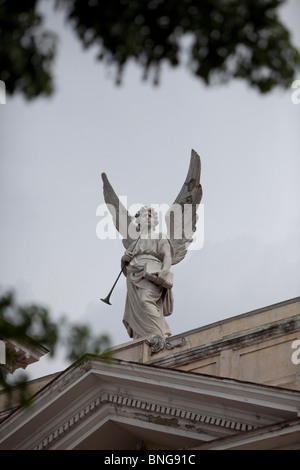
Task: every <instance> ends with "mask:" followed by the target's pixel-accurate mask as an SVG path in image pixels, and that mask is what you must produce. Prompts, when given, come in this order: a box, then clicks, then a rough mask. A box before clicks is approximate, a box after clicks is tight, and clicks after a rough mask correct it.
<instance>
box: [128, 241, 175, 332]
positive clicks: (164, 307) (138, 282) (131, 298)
mask: <svg viewBox="0 0 300 470" xmlns="http://www.w3.org/2000/svg"><path fill="white" fill-rule="evenodd" d="M165 244H168V248H169V249H170V250H171V255H172V245H171V243H170V241H169V240H168V238H166V237H163V236H161V235H159V234H157V237H153V234H152V236H151V238H147V239H140V240H138V242H137V244H136V246H135V248H134V254H135V256H134V258H133V259H132V261H131V262H130V263H129V264H128V265H127V266H126V273H125V274H126V276H127V297H126V304H125V312H124V317H123V323H124V325H125V327H126V329H127V332H128V334H129V336H130V338H134V339H135V338H143V337H148V336H154V335H160V336H162V337H167V336H171V331H170V328H169V326H168V324H167V322H166V320H165V317H166V316H168V315H171V313H172V311H173V292H172V289H165V288H164V287H161V286H158V285H156V284H154V282H151V281H148V280H147V279H145V278H144V277H143V273H144V267H145V263H146V262H147V260H149V259H151V258H152V259H153V257H154V258H155V259H156V260H159V261H160V262H162V261H163V258H164V248H165ZM133 246H134V244H132V245H131V246H130V247H129V248H128V250H127V251H132V249H133Z"/></svg>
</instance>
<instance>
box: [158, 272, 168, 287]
mask: <svg viewBox="0 0 300 470" xmlns="http://www.w3.org/2000/svg"><path fill="white" fill-rule="evenodd" d="M168 274H169V271H166V270H162V271H158V273H157V284H158V285H162V284H163V282H164V281H165V280H166V279H167V276H168Z"/></svg>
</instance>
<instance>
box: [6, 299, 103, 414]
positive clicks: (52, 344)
mask: <svg viewBox="0 0 300 470" xmlns="http://www.w3.org/2000/svg"><path fill="white" fill-rule="evenodd" d="M0 339H1V340H9V339H13V340H15V341H17V342H19V343H21V344H25V345H26V344H28V343H29V344H30V343H31V344H33V345H34V343H38V344H41V345H43V346H44V347H46V348H47V349H48V350H49V354H50V355H51V356H55V355H56V354H57V349H58V347H59V346H63V348H64V350H65V354H66V359H68V360H69V361H71V362H74V361H76V360H79V359H80V358H81V357H82V356H84V355H85V354H87V353H89V354H97V355H98V356H99V357H101V359H103V360H105V361H110V360H111V355H110V352H109V351H108V352H107V351H105V349H107V348H109V346H110V339H109V337H108V336H107V335H98V336H94V335H93V333H92V331H91V329H90V328H89V327H88V326H87V325H80V324H71V323H69V322H68V321H67V319H66V318H64V317H61V318H59V319H58V320H57V321H56V322H55V321H54V320H53V319H51V316H50V314H49V312H48V310H47V309H45V308H44V307H41V306H39V305H28V306H20V305H18V304H17V303H16V300H15V296H14V294H13V293H12V292H7V293H4V294H2V296H1V297H0ZM10 360H11V358H10V357H9V351H7V357H6V362H7V364H9V362H10ZM6 373H7V370H6V367H5V366H0V389H1V388H2V389H4V390H5V391H6V392H7V394H8V396H9V397H12V395H13V394H14V395H15V391H16V390H17V392H18V399H17V401H18V402H19V403H20V404H22V405H23V406H27V405H28V404H29V403H30V397H28V393H27V383H28V377H27V376H26V375H25V374H23V375H22V376H19V377H18V378H17V380H16V381H14V382H13V383H8V382H7V380H6V375H7V374H6ZM14 401H15V397H14Z"/></svg>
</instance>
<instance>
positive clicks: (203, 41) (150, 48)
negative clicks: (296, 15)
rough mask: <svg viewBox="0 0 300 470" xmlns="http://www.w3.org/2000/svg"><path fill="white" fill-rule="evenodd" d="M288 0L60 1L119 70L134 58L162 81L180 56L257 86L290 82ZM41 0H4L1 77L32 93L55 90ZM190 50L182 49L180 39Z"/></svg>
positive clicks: (80, 31) (293, 59) (199, 72)
mask: <svg viewBox="0 0 300 470" xmlns="http://www.w3.org/2000/svg"><path fill="white" fill-rule="evenodd" d="M284 2H285V0H201V1H200V0H142V1H138V0H89V1H87V0H56V5H57V6H58V7H59V8H61V9H62V10H63V11H64V12H65V14H66V17H67V20H68V22H69V23H70V24H71V25H72V26H73V28H74V30H75V32H76V34H77V36H78V38H79V39H80V41H81V42H82V43H83V45H84V46H85V47H90V46H96V47H97V48H98V58H99V59H101V60H103V61H104V62H105V63H106V64H107V65H108V66H109V65H114V66H116V69H117V83H120V82H121V79H122V76H123V72H124V68H125V65H126V64H127V63H128V62H129V61H130V60H134V61H135V62H136V63H137V64H138V65H139V66H140V67H141V68H142V69H143V71H144V78H147V77H148V76H149V73H151V72H152V73H153V76H154V82H155V83H158V81H159V76H160V69H161V65H162V64H163V63H168V64H169V65H170V66H172V67H176V66H178V65H180V64H182V63H184V65H186V67H187V68H188V69H189V70H190V72H191V73H192V74H194V75H195V76H196V77H198V78H199V79H201V80H203V81H204V82H205V83H206V84H207V85H208V84H211V83H220V82H227V81H228V80H230V79H233V78H239V79H243V80H245V81H246V82H248V84H250V85H251V86H253V87H255V88H257V89H258V90H259V91H260V92H262V93H266V92H268V91H270V90H272V89H273V88H274V87H275V86H281V87H289V86H290V85H291V83H292V81H293V80H294V78H295V73H296V71H297V70H298V69H299V66H300V54H299V51H298V50H297V49H296V48H295V47H294V46H293V45H292V43H291V39H290V34H289V32H288V30H287V29H286V27H285V26H284V25H283V24H282V22H281V21H280V19H279V16H278V9H279V7H280V6H281V5H282V4H283V3H284ZM37 7H38V0H23V1H22V2H9V1H8V0H7V1H5V0H0V20H1V29H0V33H1V45H0V63H1V67H2V70H1V71H0V79H2V80H4V81H5V83H6V84H7V90H8V92H9V93H14V92H15V91H18V90H19V91H22V92H23V93H24V94H25V96H26V97H27V98H33V97H35V96H38V95H39V94H42V93H44V94H50V93H51V92H52V91H53V83H52V75H53V73H52V72H51V65H52V63H53V58H54V52H55V41H54V36H53V34H51V33H49V32H44V31H43V29H42V18H41V15H40V14H38V13H37ZM184 42H185V43H188V45H187V46H186V47H185V49H186V54H183V53H182V50H183V43H184Z"/></svg>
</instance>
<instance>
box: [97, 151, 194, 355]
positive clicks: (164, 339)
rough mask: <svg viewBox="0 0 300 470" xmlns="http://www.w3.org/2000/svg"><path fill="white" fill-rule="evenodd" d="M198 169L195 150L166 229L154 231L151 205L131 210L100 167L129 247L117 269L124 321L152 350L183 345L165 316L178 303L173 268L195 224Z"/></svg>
mask: <svg viewBox="0 0 300 470" xmlns="http://www.w3.org/2000/svg"><path fill="white" fill-rule="evenodd" d="M200 172H201V162H200V157H199V155H198V154H197V153H196V152H195V151H194V150H192V152H191V160H190V166H189V170H188V173H187V176H186V179H185V182H184V184H183V186H182V188H181V191H180V192H179V194H178V196H177V198H176V199H175V201H174V203H173V204H172V206H171V207H170V208H169V210H168V211H167V213H166V216H165V220H166V226H167V233H166V234H164V233H159V232H157V231H156V227H157V225H158V214H157V213H156V212H155V211H154V209H153V208H151V207H146V206H144V207H142V208H141V209H140V210H139V211H138V212H137V214H135V216H132V215H130V214H129V212H128V210H127V209H126V208H125V207H124V205H123V204H122V203H121V202H120V200H119V198H118V196H117V195H116V193H115V191H114V190H113V188H112V186H111V184H110V183H109V181H108V179H107V176H106V174H105V173H102V180H103V193H104V200H105V202H106V204H107V207H108V209H109V211H110V213H111V214H112V216H113V221H114V224H115V227H116V228H117V230H118V231H119V233H120V234H121V236H122V237H123V239H122V242H123V245H124V247H125V253H124V255H123V256H122V259H121V272H120V274H119V276H120V275H121V273H123V274H124V275H125V276H126V282H127V296H126V303H125V312H124V317H123V323H124V325H125V327H126V329H127V332H128V335H129V337H130V338H133V339H137V338H145V339H146V340H147V341H148V344H149V345H150V346H151V351H152V353H154V352H158V351H160V350H161V349H163V348H168V349H172V348H173V347H175V346H179V344H176V345H173V344H172V343H171V342H170V341H169V339H168V338H169V337H170V336H171V331H170V328H169V325H168V323H167V321H166V319H165V317H167V316H169V315H171V313H172V312H173V304H174V299H173V291H172V286H173V273H172V272H171V271H170V269H171V266H173V265H175V264H177V263H179V262H180V261H182V260H183V258H184V257H185V255H186V253H187V250H188V247H189V245H190V243H191V242H192V239H193V234H194V232H195V230H196V222H197V213H196V212H197V208H198V205H199V204H200V201H201V198H202V187H201V184H200ZM117 280H118V278H117ZM113 287H114V286H113ZM110 293H111V292H110ZM109 295H110V294H109ZM101 300H104V302H106V303H109V301H107V300H105V299H101Z"/></svg>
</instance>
